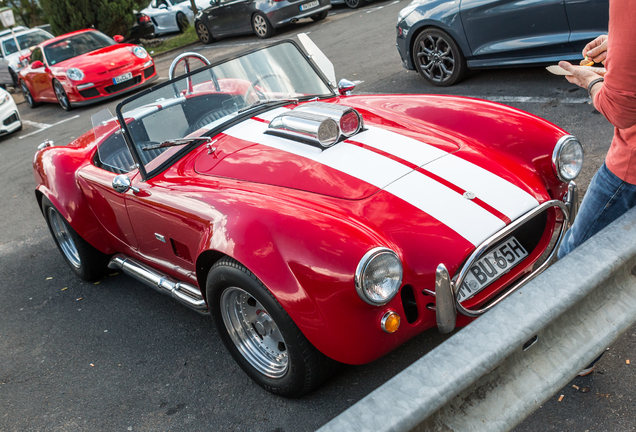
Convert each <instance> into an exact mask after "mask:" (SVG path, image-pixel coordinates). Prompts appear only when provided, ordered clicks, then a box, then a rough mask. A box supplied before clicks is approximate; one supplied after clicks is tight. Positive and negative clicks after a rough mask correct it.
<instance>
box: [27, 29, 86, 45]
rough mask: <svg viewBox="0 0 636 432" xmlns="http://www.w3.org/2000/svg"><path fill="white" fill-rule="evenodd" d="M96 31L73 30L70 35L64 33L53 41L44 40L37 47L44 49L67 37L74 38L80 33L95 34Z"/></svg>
mask: <svg viewBox="0 0 636 432" xmlns="http://www.w3.org/2000/svg"><path fill="white" fill-rule="evenodd" d="M96 31H98V30H96V29H83V30H75V31H73V32H70V33H64V34H63V35H59V36H56V37H54V38H53V39H49V40H45V41H44V42H40V44H39V45H38V46H40V47H45V46H47V45H50V44H52V43H55V42H59V41H61V40H64V39H66V38H67V37H69V36H75V35H77V34H81V33H88V32H96Z"/></svg>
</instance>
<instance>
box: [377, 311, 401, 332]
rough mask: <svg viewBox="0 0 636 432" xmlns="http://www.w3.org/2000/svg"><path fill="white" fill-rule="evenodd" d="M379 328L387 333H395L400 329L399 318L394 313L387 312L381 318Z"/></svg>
mask: <svg viewBox="0 0 636 432" xmlns="http://www.w3.org/2000/svg"><path fill="white" fill-rule="evenodd" d="M380 326H381V327H382V330H384V331H385V332H387V333H395V332H396V331H397V329H398V328H400V316H399V315H398V314H397V313H396V312H393V311H388V312H387V313H385V314H384V316H383V317H382V321H381V322H380Z"/></svg>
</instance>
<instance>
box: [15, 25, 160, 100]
mask: <svg viewBox="0 0 636 432" xmlns="http://www.w3.org/2000/svg"><path fill="white" fill-rule="evenodd" d="M115 39H117V40H122V39H123V38H122V37H121V36H115ZM155 79H157V72H156V71H155V63H154V61H153V60H152V58H151V57H150V55H148V53H147V52H146V50H145V49H144V48H142V47H140V46H138V45H131V44H118V43H117V42H115V40H113V39H112V38H110V37H108V36H106V35H105V34H103V33H101V32H99V31H97V30H90V29H89V30H79V31H76V32H72V33H67V34H65V35H62V36H58V37H56V38H53V39H49V40H47V41H45V42H42V43H41V44H39V45H38V46H37V47H36V48H35V49H34V50H33V52H32V53H31V58H30V59H29V65H28V66H27V67H25V68H24V69H23V70H22V71H20V88H21V89H22V92H23V93H24V99H25V100H26V102H27V104H28V105H29V107H31V108H35V107H36V106H38V105H39V104H40V102H58V103H59V104H60V105H61V106H62V108H64V109H65V110H66V111H68V110H70V109H71V108H73V107H76V106H82V105H86V104H89V103H92V102H95V101H97V100H102V99H107V98H109V97H114V96H117V95H118V94H121V93H124V92H127V91H131V90H133V89H135V88H137V87H140V86H143V85H144V84H147V83H149V82H151V81H154V80H155Z"/></svg>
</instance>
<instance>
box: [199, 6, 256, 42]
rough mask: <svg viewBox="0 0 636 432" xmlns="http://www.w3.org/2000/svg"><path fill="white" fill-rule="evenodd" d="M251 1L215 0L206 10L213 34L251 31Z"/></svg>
mask: <svg viewBox="0 0 636 432" xmlns="http://www.w3.org/2000/svg"><path fill="white" fill-rule="evenodd" d="M248 3H249V2H246V1H245V0H241V1H236V0H225V1H223V0H221V1H215V2H214V3H213V4H212V7H209V8H207V9H206V10H205V12H204V13H205V14H206V15H207V19H208V22H209V23H210V30H211V31H212V34H216V35H219V34H223V35H228V34H236V33H246V32H249V31H250V17H249V15H248V10H247V6H248Z"/></svg>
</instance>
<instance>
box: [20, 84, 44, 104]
mask: <svg viewBox="0 0 636 432" xmlns="http://www.w3.org/2000/svg"><path fill="white" fill-rule="evenodd" d="M20 88H21V89H22V94H23V95H24V100H25V102H26V104H27V105H28V106H29V108H35V107H37V106H39V105H40V103H39V102H36V101H35V99H33V96H32V95H31V91H30V90H29V86H27V83H25V82H24V81H20Z"/></svg>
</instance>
